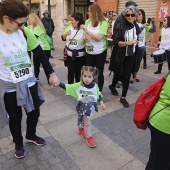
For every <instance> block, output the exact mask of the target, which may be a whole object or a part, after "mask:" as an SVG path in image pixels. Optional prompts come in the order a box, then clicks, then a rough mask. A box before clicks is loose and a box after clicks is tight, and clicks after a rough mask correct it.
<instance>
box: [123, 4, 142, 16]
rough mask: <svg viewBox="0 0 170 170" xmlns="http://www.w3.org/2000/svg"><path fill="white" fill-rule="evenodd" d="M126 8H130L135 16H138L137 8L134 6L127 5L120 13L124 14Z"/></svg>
mask: <svg viewBox="0 0 170 170" xmlns="http://www.w3.org/2000/svg"><path fill="white" fill-rule="evenodd" d="M128 10H132V11H133V13H134V14H135V16H138V14H139V10H138V9H137V8H136V7H135V6H128V7H126V8H125V9H124V11H123V12H122V15H123V16H126V13H127V11H128Z"/></svg>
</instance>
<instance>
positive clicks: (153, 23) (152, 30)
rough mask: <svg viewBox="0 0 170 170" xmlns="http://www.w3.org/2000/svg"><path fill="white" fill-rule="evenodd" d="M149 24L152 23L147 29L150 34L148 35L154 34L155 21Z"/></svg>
mask: <svg viewBox="0 0 170 170" xmlns="http://www.w3.org/2000/svg"><path fill="white" fill-rule="evenodd" d="M151 23H152V27H151V28H150V29H149V32H150V33H154V32H156V25H155V21H154V20H152V21H151Z"/></svg>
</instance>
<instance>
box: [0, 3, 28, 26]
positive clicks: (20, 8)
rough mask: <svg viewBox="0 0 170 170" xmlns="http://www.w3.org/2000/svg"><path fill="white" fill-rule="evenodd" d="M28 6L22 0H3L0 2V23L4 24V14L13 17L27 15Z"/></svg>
mask: <svg viewBox="0 0 170 170" xmlns="http://www.w3.org/2000/svg"><path fill="white" fill-rule="evenodd" d="M28 14H29V10H28V8H27V7H26V6H25V5H24V4H23V2H22V1H21V0H2V1H1V2H0V23H1V24H3V16H4V15H7V16H9V17H11V18H13V19H17V18H22V17H27V16H28Z"/></svg>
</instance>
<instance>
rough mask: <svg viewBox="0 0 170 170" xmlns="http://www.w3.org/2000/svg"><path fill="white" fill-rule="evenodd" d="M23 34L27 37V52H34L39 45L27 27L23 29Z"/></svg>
mask: <svg viewBox="0 0 170 170" xmlns="http://www.w3.org/2000/svg"><path fill="white" fill-rule="evenodd" d="M24 33H25V35H26V36H27V38H26V39H27V50H28V51H32V50H34V49H35V48H36V47H37V46H38V45H39V42H38V40H37V38H36V37H35V35H34V34H33V33H32V32H31V31H30V30H29V29H28V28H27V27H24Z"/></svg>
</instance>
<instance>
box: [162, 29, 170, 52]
mask: <svg viewBox="0 0 170 170" xmlns="http://www.w3.org/2000/svg"><path fill="white" fill-rule="evenodd" d="M159 48H163V49H165V50H168V49H170V28H162V34H161V43H160V46H159Z"/></svg>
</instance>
